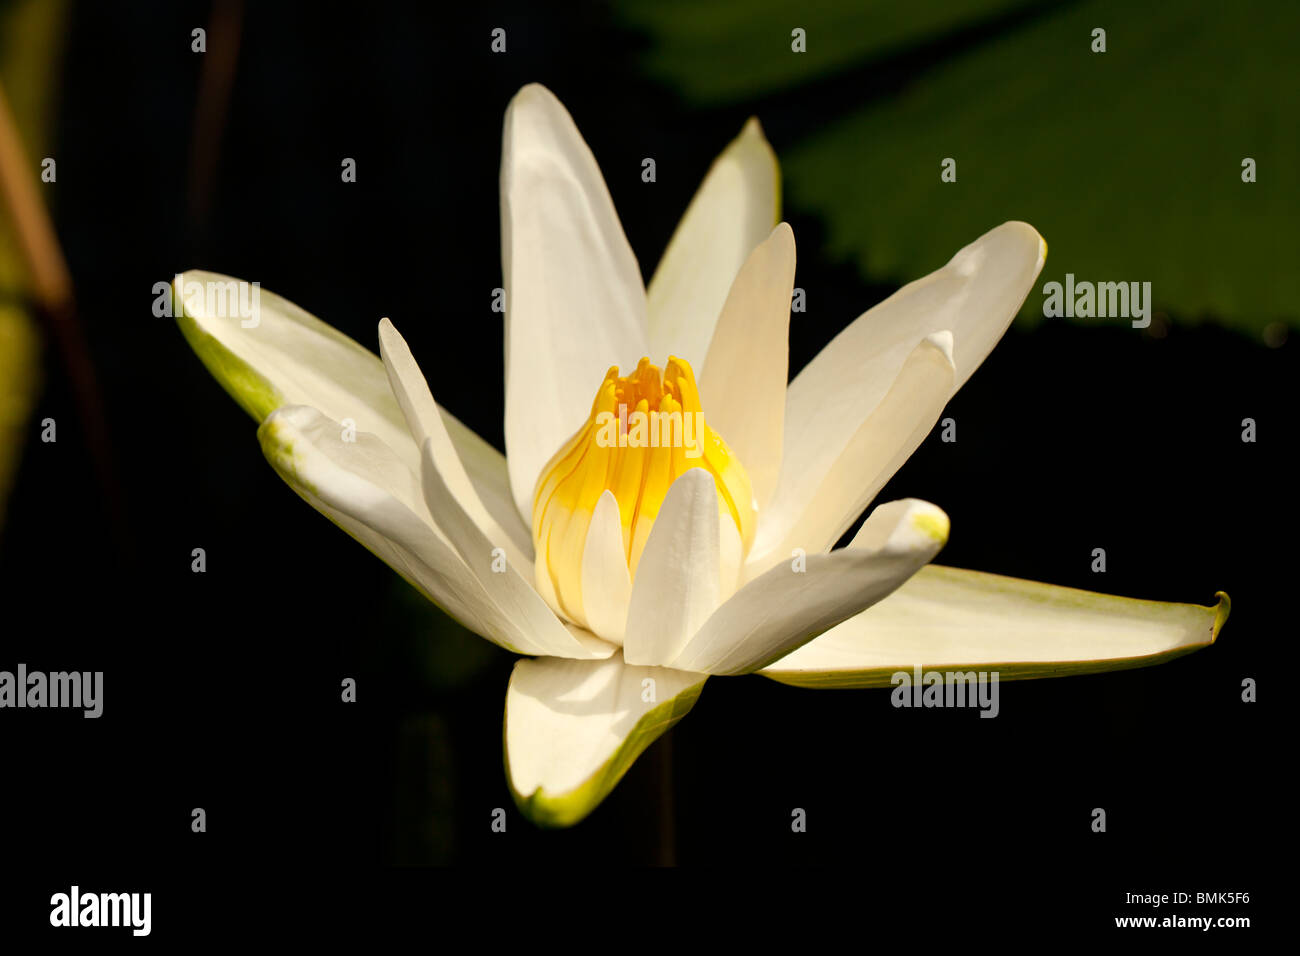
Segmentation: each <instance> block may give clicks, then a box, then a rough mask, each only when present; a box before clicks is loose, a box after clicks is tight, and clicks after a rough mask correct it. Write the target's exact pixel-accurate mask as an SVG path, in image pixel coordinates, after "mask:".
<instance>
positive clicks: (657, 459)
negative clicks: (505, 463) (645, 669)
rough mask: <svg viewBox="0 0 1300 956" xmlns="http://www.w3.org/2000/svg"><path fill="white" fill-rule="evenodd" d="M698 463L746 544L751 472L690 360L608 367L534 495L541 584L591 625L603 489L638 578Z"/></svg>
mask: <svg viewBox="0 0 1300 956" xmlns="http://www.w3.org/2000/svg"><path fill="white" fill-rule="evenodd" d="M691 468H703V469H704V470H705V471H707V472H708V473H709V474H710V475H712V476H713V480H714V483H715V484H716V486H717V490H718V511H719V515H720V517H721V518H722V519H724V520H728V521H731V522H733V523H734V525H735V527H736V530H737V532H738V533H739V536H740V541H741V549H742V553H743V552H744V551H747V550H748V549H749V545H750V544H751V542H752V541H753V538H754V519H755V509H754V501H753V491H752V489H751V487H750V483H749V475H748V474H747V473H746V472H745V468H744V466H743V465H741V463H740V461H739V460H738V459H737V458H736V456H735V455H734V454H733V453H732V452H731V449H730V448H728V447H727V443H726V442H724V441H723V440H722V436H720V435H719V434H718V433H717V432H715V431H714V430H713V429H711V428H710V427H709V426H708V424H707V423H706V422H705V420H704V412H703V409H701V407H700V393H699V389H698V388H697V387H696V385H695V374H694V373H693V372H692V371H691V367H690V365H689V364H688V363H687V362H686V361H685V360H683V359H679V358H674V357H669V359H668V365H667V367H666V368H665V369H663V370H662V372H661V371H660V369H659V367H658V366H655V365H651V364H650V360H649V359H648V358H643V359H641V361H640V362H638V363H637V367H636V370H635V371H634V372H632V374H631V375H627V376H620V375H619V374H618V366H613V367H611V368H610V369H609V371H608V372H606V373H605V380H604V381H603V382H601V384H600V388H599V389H597V391H596V399H595V401H593V402H592V405H591V416H590V417H589V418H588V419H587V422H586V424H585V425H583V426H582V428H580V429H578V432H577V434H575V435H574V436H573V437H572V438H571V439H569V440H568V441H567V442H565V444H564V445H563V447H561V448H560V450H559V451H558V452H557V453H556V454H555V456H554V457H553V458H552V459H551V460H550V461H549V462H547V463H546V467H545V468H543V469H542V473H541V478H540V479H539V480H538V482H537V490H536V493H535V494H534V496H533V547H534V550H535V552H536V554H537V564H536V566H537V583H538V589H539V590H540V591H541V593H542V594H543V595H546V596H547V598H548V599H549V600H551V603H552V604H553V605H555V606H556V607H555V609H556V610H557V611H559V612H560V613H561V614H563V615H564V616H565V617H567V618H569V619H570V620H571V621H573V622H575V623H577V624H581V625H584V626H585V625H586V620H585V616H584V613H583V604H582V555H583V550H584V548H585V547H586V543H587V530H588V527H589V526H590V524H591V517H592V513H593V511H594V510H595V508H596V503H597V502H598V501H599V500H600V497H601V495H602V494H603V493H604V492H605V491H606V490H607V489H608V490H609V491H611V492H612V493H613V495H614V498H615V500H617V502H618V514H619V520H620V523H621V524H622V531H623V558H624V560H625V561H626V562H627V568H628V573H629V575H630V576H632V577H633V578H635V576H636V569H637V564H638V562H639V561H640V560H641V553H642V551H643V550H644V549H645V544H646V539H647V538H648V537H649V535H650V529H651V528H652V527H653V526H654V522H655V518H656V516H657V515H658V514H659V509H660V507H661V506H662V505H663V500H664V496H665V495H667V494H668V489H669V488H670V487H671V486H672V483H673V482H674V481H675V480H676V479H677V478H678V476H680V475H681V474H682V473H683V472H685V471H687V470H689V469H691Z"/></svg>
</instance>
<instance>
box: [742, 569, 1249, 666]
mask: <svg viewBox="0 0 1300 956" xmlns="http://www.w3.org/2000/svg"><path fill="white" fill-rule="evenodd" d="M1218 598H1219V602H1218V605H1217V606H1215V607H1200V606H1199V605H1195V604H1169V603H1165V602H1163V601H1139V600H1134V599H1133V598H1125V597H1117V596H1115V595H1111V594H1097V593H1094V592H1092V591H1079V590H1075V589H1074V588H1065V587H1058V586H1056V585H1052V584H1041V583H1039V582H1037V581H1024V580H1021V579H1019V578H1008V577H1003V576H1001V575H997V574H984V573H982V572H979V571H964V570H961V569H958V568H947V567H941V566H939V565H931V566H929V567H927V568H923V569H921V571H920V572H919V573H918V574H917V575H916V576H915V577H913V578H912V579H911V580H910V581H908V582H907V583H906V584H904V585H903V586H902V587H901V588H899V589H898V590H897V591H895V592H894V593H893V594H891V595H890V596H889V597H887V598H886V599H885V600H883V601H881V602H880V603H879V604H876V605H875V606H873V607H871V608H869V609H868V610H866V611H864V612H863V613H861V614H859V615H858V616H857V617H854V618H851V619H849V620H847V621H845V622H844V623H843V624H841V625H840V626H839V627H835V628H832V629H831V630H829V631H827V632H826V633H825V634H823V635H822V636H821V637H819V638H817V639H816V640H814V641H811V642H810V643H808V644H805V645H804V646H803V647H801V648H799V649H798V650H797V651H795V652H794V653H793V654H790V655H789V656H787V657H784V658H782V659H781V660H779V661H777V662H776V663H775V664H773V665H771V666H770V667H767V668H765V669H764V670H763V671H761V673H762V674H763V675H764V676H765V677H771V678H773V679H774V680H778V681H781V682H783V683H787V684H796V685H799V686H802V687H887V686H889V684H890V678H891V677H892V676H893V674H895V673H896V672H898V671H908V672H909V673H910V672H911V671H912V668H913V667H916V666H919V667H921V668H922V670H923V671H929V670H943V671H950V670H951V671H969V670H985V671H997V672H998V675H999V680H1016V679H1020V678H1030V677H1060V676H1065V675H1068V674H1088V673H1095V672H1098V671H1110V670H1122V669H1124V668H1129V667H1146V666H1148V665H1151V664H1159V663H1162V662H1164V661H1167V660H1170V659H1172V658H1174V657H1179V656H1181V655H1183V654H1188V653H1190V652H1192V651H1195V650H1198V649H1200V648H1202V647H1208V646H1209V645H1210V644H1213V643H1214V639H1215V638H1216V637H1217V636H1218V633H1219V629H1220V628H1221V627H1222V626H1223V622H1224V621H1226V620H1227V619H1228V609H1229V607H1230V602H1229V601H1228V596H1227V595H1226V594H1224V593H1223V592H1219V594H1218Z"/></svg>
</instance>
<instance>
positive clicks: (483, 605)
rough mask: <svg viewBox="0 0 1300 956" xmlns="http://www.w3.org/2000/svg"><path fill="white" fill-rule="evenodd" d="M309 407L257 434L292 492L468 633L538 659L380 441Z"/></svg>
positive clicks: (288, 409)
mask: <svg viewBox="0 0 1300 956" xmlns="http://www.w3.org/2000/svg"><path fill="white" fill-rule="evenodd" d="M342 435H343V427H342V426H341V425H339V424H338V423H337V422H335V421H332V420H331V419H329V418H326V417H325V416H324V415H322V414H321V413H320V412H318V411H317V410H316V409H314V408H308V407H306V406H303V405H288V406H285V407H283V408H280V409H277V410H276V411H274V412H272V413H271V414H270V415H269V416H267V419H266V421H265V422H263V423H262V426H261V427H260V428H259V429H258V431H257V437H258V439H259V440H260V441H261V443H262V451H263V453H264V454H265V455H266V458H267V461H269V462H270V463H271V466H272V467H273V468H275V470H276V472H278V473H279V475H280V477H281V478H283V479H284V480H285V481H286V482H287V483H288V484H289V486H290V487H291V488H293V490H294V491H296V492H297V493H298V494H299V495H300V496H301V497H302V498H303V499H304V500H305V501H307V502H308V503H309V504H310V505H311V506H312V507H313V508H315V509H316V510H317V511H320V512H321V513H322V514H324V515H325V516H326V517H328V518H329V519H330V520H331V521H333V522H334V523H335V524H337V525H339V526H340V527H341V528H343V530H344V531H346V532H347V533H348V534H350V535H352V537H354V538H356V539H357V540H358V541H360V542H361V543H362V544H363V545H365V546H366V548H368V549H369V550H370V551H371V552H372V553H373V554H375V555H376V556H378V557H379V558H380V559H381V560H383V561H384V562H385V563H387V564H388V565H389V566H390V567H391V568H392V569H393V570H395V571H396V572H397V573H398V574H400V575H401V576H402V577H404V578H405V579H406V580H407V581H408V582H410V583H411V585H412V586H414V587H415V588H416V589H418V590H419V591H421V592H422V593H423V594H424V595H425V596H426V597H428V598H429V600H431V601H433V602H434V603H435V604H437V605H438V606H439V607H441V608H443V609H444V610H445V611H446V612H447V613H448V614H450V615H452V616H453V617H455V618H456V619H457V620H459V621H460V622H461V623H462V624H464V625H465V626H466V627H468V628H470V629H471V630H473V631H475V632H477V633H479V634H482V635H483V636H484V637H486V638H488V639H489V640H491V641H493V642H494V643H497V644H500V645H501V646H502V647H504V648H506V649H507V650H511V651H515V652H516V653H537V652H538V649H537V648H536V647H535V646H533V645H532V644H531V642H530V641H529V639H528V636H527V635H526V634H523V633H522V632H520V630H519V629H518V628H517V627H515V626H514V625H512V623H511V622H510V621H509V620H507V619H506V617H505V615H504V614H503V612H502V611H501V609H500V607H499V606H498V605H497V604H496V602H494V601H493V600H492V599H491V598H490V597H489V595H488V594H487V592H486V591H485V590H484V589H483V588H482V586H481V585H480V584H479V583H478V581H477V580H476V578H475V577H474V575H473V574H472V573H471V572H470V569H469V568H468V567H466V566H465V562H464V561H462V560H461V558H460V556H459V555H458V554H457V553H456V550H455V549H454V548H453V547H452V546H451V544H450V542H448V541H447V540H446V538H445V537H444V536H443V535H442V534H441V532H440V531H439V530H438V529H437V528H436V527H435V526H434V524H433V522H432V520H431V519H430V517H429V514H428V510H427V509H426V508H425V506H424V501H423V498H422V497H421V494H420V487H419V483H418V480H417V479H416V477H415V475H413V474H412V473H411V472H410V470H409V469H408V468H407V467H406V464H405V462H402V461H401V460H399V459H398V457H397V456H396V455H395V454H394V453H393V452H392V451H391V450H390V449H389V448H388V446H387V445H385V444H384V443H383V442H381V441H380V440H379V439H378V438H377V437H375V436H374V435H371V434H369V433H367V432H357V433H356V435H355V439H354V440H352V441H344V440H343V437H342Z"/></svg>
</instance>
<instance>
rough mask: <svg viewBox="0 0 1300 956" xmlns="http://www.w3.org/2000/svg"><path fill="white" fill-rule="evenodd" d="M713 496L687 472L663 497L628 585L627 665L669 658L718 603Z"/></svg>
mask: <svg viewBox="0 0 1300 956" xmlns="http://www.w3.org/2000/svg"><path fill="white" fill-rule="evenodd" d="M718 528H719V522H718V492H717V487H716V486H715V485H714V482H713V476H712V475H710V474H709V473H708V472H707V471H705V470H704V469H703V468H691V469H688V470H687V471H685V472H683V473H682V474H681V475H680V476H678V478H677V480H676V481H674V482H673V484H672V487H671V488H669V489H668V494H667V495H665V496H664V503H663V506H662V507H661V508H660V510H659V514H658V515H657V516H656V518H655V523H654V527H653V528H651V529H650V537H649V538H648V539H647V541H646V546H645V551H643V552H642V554H641V562H640V564H638V565H637V568H636V580H635V582H634V583H633V585H632V603H631V606H630V607H629V608H628V615H627V631H626V634H625V636H624V639H623V656H624V658H625V659H626V660H627V662H628V663H629V664H663V663H665V662H666V661H669V660H672V658H673V657H674V656H675V655H676V654H677V652H678V651H679V650H680V649H681V648H682V647H683V645H685V643H686V641H687V640H688V639H689V638H690V636H691V635H692V634H694V633H695V632H696V631H697V630H699V628H700V626H701V625H702V624H703V623H704V622H705V621H706V620H707V619H708V617H709V615H710V614H712V613H713V610H714V608H716V607H717V606H718V603H719V601H720V600H721V598H720V596H719V589H720V580H721V578H720V570H719V541H718Z"/></svg>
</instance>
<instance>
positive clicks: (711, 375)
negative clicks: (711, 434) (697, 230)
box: [699, 223, 795, 513]
mask: <svg viewBox="0 0 1300 956" xmlns="http://www.w3.org/2000/svg"><path fill="white" fill-rule="evenodd" d="M794 262H795V253H794V232H793V231H791V229H790V227H789V226H788V225H787V224H786V223H781V224H780V225H778V226H777V227H776V228H775V229H773V230H772V234H771V235H770V236H769V237H768V238H767V239H766V240H765V241H763V242H762V243H760V244H759V245H758V247H757V248H755V249H754V251H753V252H751V253H750V254H749V258H748V259H746V260H745V264H744V265H743V266H742V267H741V269H740V274H739V275H737V276H736V281H735V282H734V283H733V284H732V286H731V291H730V293H728V295H727V301H726V304H725V305H724V306H723V307H722V315H721V317H720V318H719V319H718V326H717V328H716V329H715V330H714V332H713V341H712V343H711V344H710V345H709V352H708V356H707V357H706V359H705V361H704V368H703V371H702V373H701V375H700V379H699V383H700V400H701V404H702V405H703V406H704V408H705V409H706V410H707V413H708V421H709V425H710V427H712V428H714V429H716V430H717V431H718V433H719V434H721V435H722V437H723V438H725V439H726V441H727V444H728V445H730V446H731V450H732V451H733V452H735V453H736V455H737V457H739V459H740V460H741V461H742V462H743V463H744V465H745V470H746V471H747V472H748V473H749V480H750V483H751V484H752V485H753V488H754V499H755V501H757V502H758V507H759V509H760V513H761V509H762V508H763V507H764V506H766V505H767V503H768V501H769V500H770V499H771V497H772V494H773V492H774V491H775V490H776V483H777V479H778V478H779V477H780V473H781V430H782V423H783V422H784V420H785V384H786V381H787V380H788V379H789V377H790V348H789V344H790V291H791V289H793V288H794Z"/></svg>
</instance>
